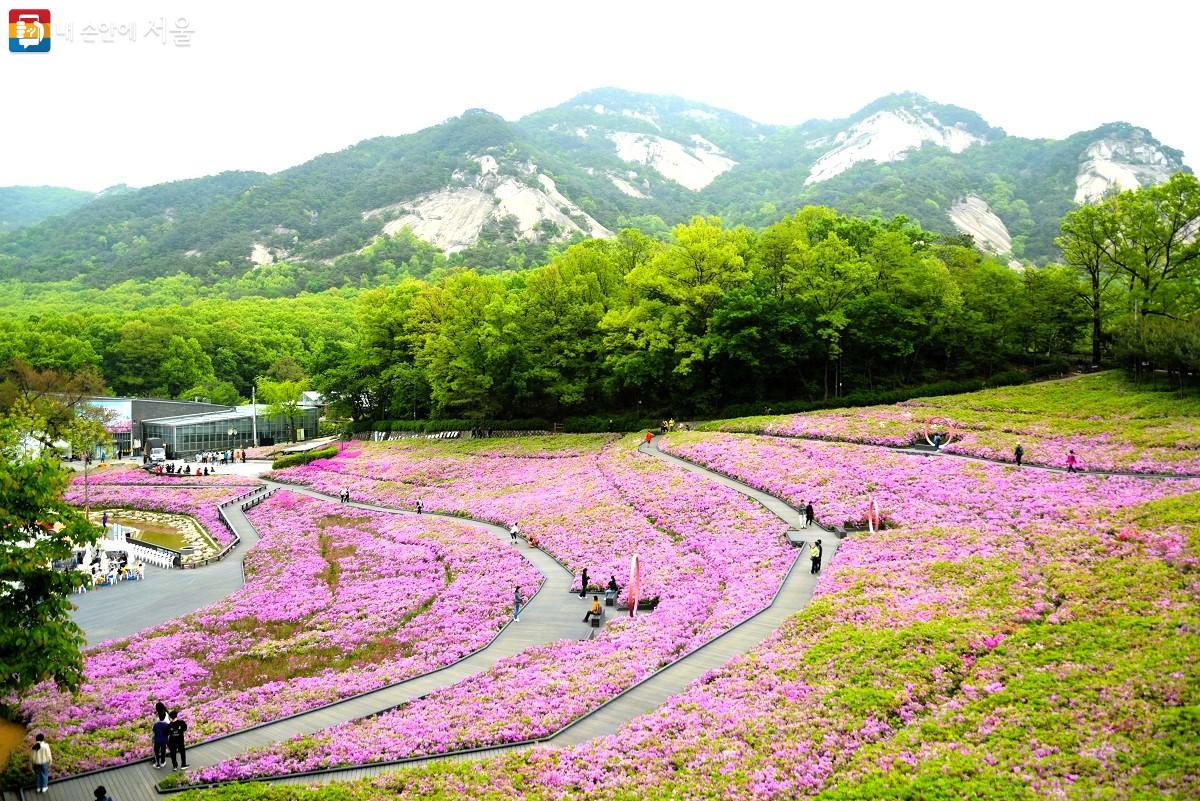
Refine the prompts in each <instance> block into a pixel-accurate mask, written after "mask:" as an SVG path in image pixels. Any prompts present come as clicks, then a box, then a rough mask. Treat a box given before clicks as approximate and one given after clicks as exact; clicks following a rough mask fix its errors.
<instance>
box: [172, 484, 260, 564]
mask: <svg viewBox="0 0 1200 801" xmlns="http://www.w3.org/2000/svg"><path fill="white" fill-rule="evenodd" d="M261 490H262V487H261V486H259V487H255V488H254V489H252V490H250V491H249V492H244V493H242V494H241V495H239V496H237V497H236V498H230V499H229V500H227V501H225V502H224V503H222V504H221V505H220V506H218V507H217V514H218V515H220V517H221V522H222V523H224V524H225V528H227V529H229V533H230V534H232V535H233V541H232V542H230V543H229V544H228V545H226V546H225V547H224V548H223V549H222V550H221V552H220V553H218V554H217V555H216V556H210V557H209V558H207V559H201V560H200V561H197V562H189V563H187V564H185V565H183V567H184V569H190V568H195V567H204V566H205V565H211V564H212V563H213V562H220V561H221V560H222V559H224V558H225V557H226V556H229V552H230V551H232V550H233V549H234V548H236V547H237V546H238V544H239V543H241V541H242V538H241V536H240V535H239V534H238V533H237V529H235V528H234V526H233V523H232V522H231V521H230V519H229V514H228V512H227V511H226V510H227V509H229V508H230V507H231V506H234V505H237V506H238V508H240V509H241V510H242V511H243V512H244V511H246V510H247V509H252V508H254V507H255V506H257V505H258V504H260V503H262V502H263V501H265V500H266V499H267V498H270V497H271V496H272V495H274V494H275V490H273V489H272V490H268V491H267V492H264V493H262V494H261V495H259V494H258V493H259V492H260V491H261ZM254 495H258V497H256V498H253V499H252V500H247V499H248V498H252V496H254Z"/></svg>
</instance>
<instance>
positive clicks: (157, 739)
mask: <svg viewBox="0 0 1200 801" xmlns="http://www.w3.org/2000/svg"><path fill="white" fill-rule="evenodd" d="M170 737H171V724H170V723H168V722H167V716H166V715H165V714H163V713H161V712H160V713H159V716H158V720H156V721H154V767H155V768H161V767H163V766H164V765H166V764H167V741H168V740H169V739H170Z"/></svg>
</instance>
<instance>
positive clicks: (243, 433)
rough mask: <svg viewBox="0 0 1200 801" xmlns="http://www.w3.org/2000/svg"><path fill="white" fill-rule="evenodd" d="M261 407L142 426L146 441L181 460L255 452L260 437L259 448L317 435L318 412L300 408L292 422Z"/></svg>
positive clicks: (196, 415)
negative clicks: (200, 455)
mask: <svg viewBox="0 0 1200 801" xmlns="http://www.w3.org/2000/svg"><path fill="white" fill-rule="evenodd" d="M262 409H263V407H262V406H259V407H258V414H257V415H255V407H253V406H249V405H247V406H238V407H237V408H235V409H228V410H226V411H219V412H208V413H203V414H186V415H179V416H175V417H160V418H157V419H154V420H146V421H144V422H143V423H142V435H143V436H144V437H145V438H146V439H150V438H151V437H157V438H159V439H161V440H162V441H163V443H164V444H165V445H166V448H167V456H168V458H171V459H178V458H181V457H185V456H191V455H192V454H195V453H201V452H203V451H224V450H233V449H237V448H252V447H254V445H255V442H254V437H255V434H256V433H257V435H258V444H259V445H273V444H275V443H276V442H290V441H291V439H292V435H293V433H294V434H295V440H296V441H297V442H302V441H304V440H306V439H312V438H313V437H315V436H316V435H317V419H318V416H319V414H320V413H319V411H318V410H317V409H314V408H305V407H301V408H300V409H299V410H297V414H296V416H295V417H293V418H289V417H286V416H283V415H278V416H275V417H268V416H267V415H265V414H263V413H262Z"/></svg>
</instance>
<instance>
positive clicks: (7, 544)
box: [0, 421, 100, 694]
mask: <svg viewBox="0 0 1200 801" xmlns="http://www.w3.org/2000/svg"><path fill="white" fill-rule="evenodd" d="M68 482H69V474H68V472H67V471H66V470H64V469H63V468H62V467H60V466H59V465H58V463H57V459H56V457H54V456H52V455H50V453H49V452H48V451H46V452H43V453H42V455H40V456H37V457H31V456H29V455H28V454H25V453H23V452H22V450H21V449H20V448H19V447H18V446H17V444H16V428H15V426H13V424H12V422H11V421H0V693H5V694H7V693H12V692H19V691H21V690H24V689H27V688H29V687H31V686H33V685H34V684H37V683H38V682H40V681H44V680H46V679H52V680H54V681H55V682H56V683H58V684H59V685H61V686H63V687H66V688H68V689H76V688H78V686H79V684H80V682H81V681H82V680H83V658H82V656H81V654H80V649H81V648H82V646H83V644H84V638H83V632H82V631H80V629H79V627H78V626H77V625H76V624H75V623H74V622H73V621H72V620H71V618H70V612H71V608H72V607H71V602H70V595H71V592H72V591H73V590H74V589H75V587H76V586H78V584H79V583H80V582H81V581H82V580H83V575H82V574H81V573H79V572H78V571H74V570H54V569H53V566H52V565H53V563H54V562H55V561H56V560H65V559H69V558H70V557H71V556H72V554H73V549H74V547H75V546H83V545H88V544H91V543H94V542H95V541H96V540H97V539H98V537H99V534H100V531H99V529H98V528H97V527H95V526H92V525H90V524H89V523H88V522H87V520H86V519H85V518H84V516H83V515H81V514H80V513H79V512H78V511H76V510H74V509H72V508H71V507H70V506H68V505H67V504H66V503H64V502H63V500H62V494H63V491H64V490H65V489H66V487H67V484H68Z"/></svg>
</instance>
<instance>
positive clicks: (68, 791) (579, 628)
mask: <svg viewBox="0 0 1200 801" xmlns="http://www.w3.org/2000/svg"><path fill="white" fill-rule="evenodd" d="M264 484H265V485H266V486H267V487H268V488H279V489H286V490H288V491H291V492H295V493H298V494H302V495H307V496H310V497H314V498H320V499H322V500H327V501H334V500H335V499H334V498H333V497H332V496H330V495H325V494H322V493H319V492H316V491H313V490H310V489H307V488H305V487H296V486H291V485H286V484H276V483H274V482H269V481H265V482H264ZM351 505H352V506H355V507H358V508H361V509H372V510H376V511H382V512H390V513H394V514H413V513H411V512H403V511H399V510H396V509H388V508H385V507H378V506H374V505H371V504H363V503H352V504H351ZM235 509H236V514H235ZM227 511H228V512H229V514H230V519H231V520H232V521H233V522H234V525H235V528H236V529H237V531H238V533H239V535H240V536H242V537H243V542H244V543H245V542H247V541H248V540H247V539H246V538H247V534H249V535H250V536H251V537H252V538H253V539H252V541H254V542H256V541H257V532H254V531H253V526H252V525H251V524H250V521H249V520H247V519H246V517H245V514H244V513H242V511H241V509H240V508H236V507H231V508H230V509H228V510H227ZM425 516H426V517H440V515H432V514H426V515H425ZM446 517H448V518H449V519H451V520H454V521H456V522H457V523H460V524H465V525H470V526H474V527H476V528H479V529H482V530H484V531H487V532H489V533H491V534H492V535H493V536H494V537H495V539H496V541H497V547H503V548H512V547H518V548H519V549H520V553H521V555H522V556H524V557H525V558H526V559H528V560H529V561H530V562H531V563H533V565H534V567H536V568H537V569H538V571H539V572H541V574H542V575H543V576H544V577H545V580H544V581H543V583H542V587H541V589H540V590H539V591H538V592H537V593H536V594H535V595H534V596H533V597H532V598H530V599H529V603H528V605H527V606H526V607H525V609H523V610H522V611H521V620H520V622H519V623H517V622H512V621H510V622H509V623H508V624H507V625H506V626H505V627H504V628H503V629H501V630H500V632H499V633H498V634H497V635H496V637H495V639H493V640H492V642H491V643H490V644H489V645H487V646H486V647H485V648H483V649H481V650H479V651H476V652H475V653H473V654H471V655H469V656H467V657H466V658H464V659H462V660H460V661H458V662H456V663H454V664H452V665H449V666H447V667H444V668H441V669H439V670H435V671H432V672H430V673H425V674H422V675H420V676H416V677H414V678H412V679H409V680H408V681H404V682H401V683H399V684H395V685H392V686H390V687H384V688H382V689H379V690H375V691H372V692H369V693H365V694H363V695H359V696H356V697H353V698H349V699H346V700H344V701H339V702H336V703H334V704H330V705H328V706H325V707H321V708H318V709H314V710H312V711H310V712H304V713H301V714H299V715H295V716H293V717H290V718H284V719H282V720H279V721H275V722H273V723H268V724H264V725H262V726H257V727H254V728H251V729H244V730H242V731H239V732H234V733H232V734H229V735H227V736H224V737H221V738H218V739H215V740H211V741H209V742H207V743H197V744H195V745H192V746H189V747H188V751H187V754H188V764H189V765H191V766H192V767H193V768H197V767H205V766H208V765H214V764H216V763H218V762H221V761H223V760H226V759H229V758H231V757H233V756H236V755H237V754H240V753H242V752H244V751H246V750H247V749H249V748H254V747H256V746H261V745H268V744H270V743H275V742H279V741H281V740H285V739H287V738H289V737H294V736H296V735H299V734H309V733H312V732H315V731H319V730H320V729H324V728H327V727H329V726H333V725H336V724H338V723H344V722H346V721H349V720H355V719H357V718H361V717H365V716H367V715H371V714H375V713H377V712H380V711H382V710H385V709H390V708H391V707H394V706H396V705H398V704H402V703H405V702H406V701H411V700H412V699H414V698H418V697H420V696H422V695H425V694H427V693H430V692H432V691H434V690H437V689H441V688H443V687H449V686H451V685H454V684H456V683H458V682H460V681H462V680H463V679H465V678H467V677H468V676H471V675H474V674H476V673H479V672H481V671H484V670H487V669H488V668H490V667H491V666H492V665H494V664H495V663H496V662H497V661H499V660H500V659H503V658H504V657H508V656H513V655H515V654H518V653H520V652H522V651H524V650H526V649H528V648H531V647H534V646H537V645H543V644H546V643H550V642H554V641H557V640H562V639H586V638H588V637H590V636H592V633H593V632H594V629H593V628H592V627H591V626H590V625H589V624H585V623H583V622H582V618H583V612H584V611H585V609H586V606H587V602H586V601H582V600H580V599H579V596H578V595H576V594H574V593H571V592H570V589H571V581H572V578H573V577H572V575H571V574H570V573H569V572H568V571H567V570H566V569H565V568H563V567H562V565H560V564H559V563H558V562H557V561H555V560H554V559H553V558H552V557H551V556H549V555H548V554H546V553H545V552H544V551H541V550H538V549H536V548H529V547H527V546H525V545H524V544H522V545H519V546H513V545H512V544H511V542H510V539H509V535H508V532H507V531H506V530H505V529H503V528H501V527H500V526H495V525H492V524H491V523H484V522H480V521H474V520H467V519H464V518H460V517H451V516H446ZM239 547H240V546H239ZM223 564H224V563H221V564H218V565H213V566H211V567H209V568H204V569H203V570H196V571H188V572H193V573H197V574H199V573H204V572H206V571H208V570H210V569H213V568H218V567H221V566H222V565H223ZM237 568H238V571H239V572H238V576H239V581H238V586H240V584H241V581H240V576H241V573H240V563H239V565H237ZM148 583H149V582H147V584H148ZM235 589H236V587H235ZM189 611H190V610H189ZM147 754H149V738H148V737H147ZM167 772H168V770H166V769H164V770H156V769H155V768H154V767H153V765H152V764H151V762H150V761H149V759H148V758H147V760H146V761H145V762H139V763H136V764H132V765H124V766H118V767H114V768H108V769H104V770H100V771H92V772H90V773H87V774H80V775H78V776H74V777H69V778H65V779H62V780H59V781H54V782H51V784H50V790H49V792H47V793H45V794H43V797H45V798H47V799H49V800H50V801H54V800H56V799H61V800H62V801H78V799H85V798H91V797H92V791H93V790H94V789H95V787H96V786H97V785H101V784H103V785H104V787H105V788H106V789H107V790H108V792H109V795H111V796H112V797H113V798H114V799H119V801H139V800H140V801H149V799H153V798H157V797H158V793H157V791H156V789H155V785H156V784H157V783H158V782H159V781H160V780H161V779H162V778H163V777H164V776H166V774H167ZM26 792H28V791H26Z"/></svg>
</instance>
